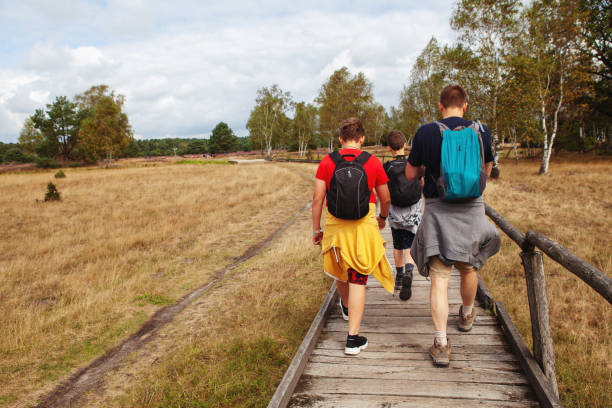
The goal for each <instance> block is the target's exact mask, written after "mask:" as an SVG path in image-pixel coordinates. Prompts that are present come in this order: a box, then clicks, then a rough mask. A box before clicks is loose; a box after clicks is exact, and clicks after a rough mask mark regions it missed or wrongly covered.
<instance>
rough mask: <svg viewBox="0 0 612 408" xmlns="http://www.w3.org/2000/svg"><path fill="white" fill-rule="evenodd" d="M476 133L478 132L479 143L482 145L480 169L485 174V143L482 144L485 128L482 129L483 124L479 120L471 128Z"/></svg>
mask: <svg viewBox="0 0 612 408" xmlns="http://www.w3.org/2000/svg"><path fill="white" fill-rule="evenodd" d="M469 127H470V128H471V129H472V130H473V131H474V132H476V135H478V142H479V144H480V167H481V168H482V171H483V172H484V165H485V162H484V160H485V159H484V143H483V142H482V132H484V128H483V127H482V123H480V121H479V120H475V121H473V122H472V124H471V125H470V126H469Z"/></svg>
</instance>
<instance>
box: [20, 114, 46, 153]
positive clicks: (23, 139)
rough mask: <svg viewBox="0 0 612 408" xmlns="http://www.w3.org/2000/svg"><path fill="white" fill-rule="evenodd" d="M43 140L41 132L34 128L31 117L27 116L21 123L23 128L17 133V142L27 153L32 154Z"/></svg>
mask: <svg viewBox="0 0 612 408" xmlns="http://www.w3.org/2000/svg"><path fill="white" fill-rule="evenodd" d="M43 141H44V137H43V134H42V132H41V131H40V130H38V129H36V126H35V125H34V121H33V120H32V118H31V117H27V118H26V120H25V122H24V123H23V129H21V132H20V133H19V144H20V145H21V146H22V147H23V150H24V151H25V152H27V153H29V154H34V153H35V152H36V149H37V147H38V146H40V145H41V144H42V143H43Z"/></svg>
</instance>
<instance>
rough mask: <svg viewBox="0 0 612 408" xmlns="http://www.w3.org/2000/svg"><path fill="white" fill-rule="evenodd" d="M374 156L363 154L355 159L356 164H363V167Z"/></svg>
mask: <svg viewBox="0 0 612 408" xmlns="http://www.w3.org/2000/svg"><path fill="white" fill-rule="evenodd" d="M371 156H372V155H371V154H370V153H368V152H361V154H360V155H359V156H357V157H355V160H354V162H356V163H359V164H361V165H362V166H363V165H365V164H366V162H367V161H368V160H370V157H371Z"/></svg>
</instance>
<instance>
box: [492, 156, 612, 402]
mask: <svg viewBox="0 0 612 408" xmlns="http://www.w3.org/2000/svg"><path fill="white" fill-rule="evenodd" d="M539 164H540V163H539V160H522V161H521V162H520V164H519V165H518V166H516V165H515V164H514V160H513V159H512V160H508V161H506V162H504V163H502V167H501V171H502V173H501V178H500V179H498V180H495V181H492V182H490V183H489V184H488V185H487V190H486V192H485V199H486V201H487V203H489V204H490V205H491V206H492V207H494V208H495V209H496V210H497V211H498V212H499V213H501V214H502V215H503V216H504V217H505V218H506V219H507V220H508V221H509V222H510V223H512V224H513V225H515V226H516V227H518V228H519V229H520V230H521V231H522V232H523V233H525V232H527V231H528V230H536V231H539V232H542V233H543V234H545V235H547V236H548V237H550V238H552V239H553V240H555V241H557V242H559V243H560V244H562V245H563V246H565V247H566V248H567V249H569V250H570V251H571V252H573V253H574V254H576V255H578V256H580V257H581V258H582V259H584V260H586V261H587V262H589V263H591V264H592V265H594V266H595V267H597V268H599V269H600V270H601V271H603V272H604V273H607V274H608V275H610V274H612V241H611V240H610V228H611V227H612V196H610V194H609V193H607V190H608V188H609V186H612V160H610V158H602V157H597V156H586V155H585V156H580V155H569V154H566V155H562V156H561V157H559V156H557V157H555V156H553V159H552V161H551V166H550V170H549V174H547V175H544V176H539V175H537V171H538V168H539ZM501 235H502V247H501V251H500V253H499V254H497V255H496V256H495V257H493V258H492V259H491V260H490V261H489V262H488V263H487V265H486V266H485V267H484V269H483V272H482V275H483V279H484V281H485V282H486V284H487V286H488V287H489V289H490V290H491V292H492V294H493V296H494V297H495V298H496V299H497V300H501V301H503V302H504V304H505V305H506V308H507V309H508V311H509V313H510V315H511V316H512V319H513V320H514V322H515V323H516V325H517V327H518V328H519V330H520V332H521V334H522V335H523V337H524V338H525V339H526V340H527V342H528V344H531V323H530V322H531V320H530V317H529V306H528V303H527V292H526V286H525V278H524V271H523V267H522V265H521V260H520V257H519V252H520V250H519V248H518V246H517V245H516V244H515V243H514V242H513V241H512V240H511V239H510V238H508V237H507V236H505V235H504V234H503V232H501ZM544 268H545V272H546V285H547V289H548V299H549V304H550V320H551V326H552V333H553V345H554V350H555V357H556V368H557V381H558V383H559V392H560V394H561V399H562V402H563V403H564V406H566V407H568V408H569V407H589V408H595V407H599V408H604V407H610V406H612V394H611V393H610V384H612V358H610V356H611V352H612V307H611V306H610V304H609V303H608V302H607V301H606V300H605V299H604V298H602V297H601V296H600V295H599V294H598V293H596V292H595V291H594V290H592V289H591V288H590V287H589V286H588V285H587V284H585V283H584V282H582V281H581V280H580V279H578V278H577V277H575V276H574V275H573V274H572V273H570V272H569V271H567V270H566V269H565V268H563V267H561V266H560V265H558V264H557V263H556V262H555V261H553V260H552V259H550V258H548V257H547V256H546V255H544Z"/></svg>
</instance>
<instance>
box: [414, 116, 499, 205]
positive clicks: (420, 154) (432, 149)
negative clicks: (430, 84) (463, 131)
mask: <svg viewBox="0 0 612 408" xmlns="http://www.w3.org/2000/svg"><path fill="white" fill-rule="evenodd" d="M440 122H442V123H444V124H445V125H446V126H448V128H449V129H454V128H456V127H457V126H466V127H467V126H469V125H471V124H472V122H470V121H469V120H465V119H463V118H460V117H458V116H451V117H448V118H446V119H442V120H441V121H440ZM482 127H483V132H482V134H481V136H482V143H483V145H484V146H483V147H484V158H485V163H489V162H492V161H493V149H492V147H491V134H490V133H489V129H487V127H486V126H485V125H482ZM441 149H442V135H441V134H440V128H439V127H438V125H437V124H435V123H428V124H426V125H423V126H421V127H419V129H418V130H417V132H416V134H415V135H414V139H413V140H412V149H411V150H410V155H409V156H408V163H410V164H411V165H413V166H414V167H419V166H425V186H424V187H423V195H424V196H425V198H435V197H438V189H437V188H436V180H437V179H438V178H439V177H440V160H441V157H440V151H441Z"/></svg>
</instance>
